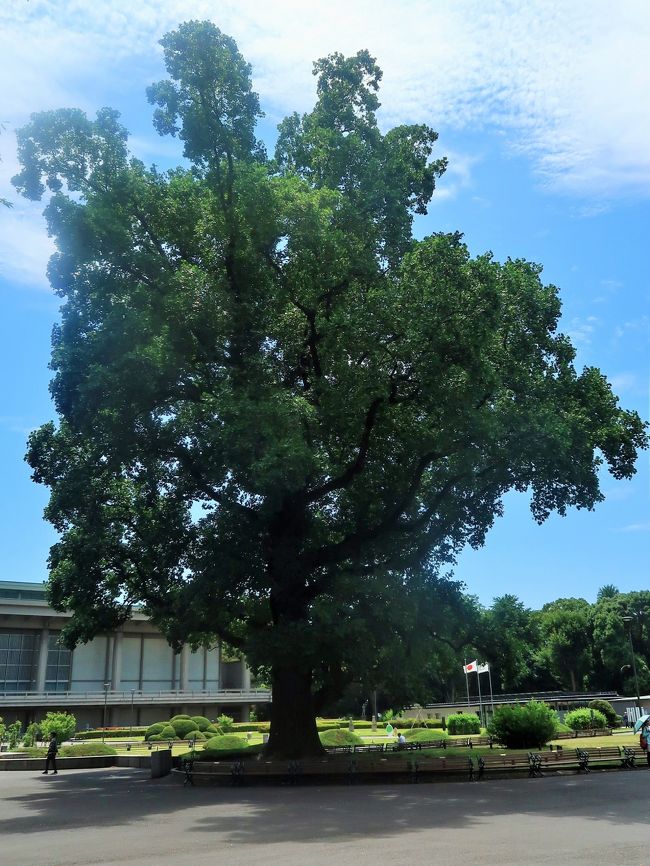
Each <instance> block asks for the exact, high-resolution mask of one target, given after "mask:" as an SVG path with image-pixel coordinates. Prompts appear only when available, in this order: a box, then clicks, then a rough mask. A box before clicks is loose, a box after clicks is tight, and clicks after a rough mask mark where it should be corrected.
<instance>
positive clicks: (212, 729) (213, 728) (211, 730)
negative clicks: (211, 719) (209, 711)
mask: <svg viewBox="0 0 650 866" xmlns="http://www.w3.org/2000/svg"><path fill="white" fill-rule="evenodd" d="M205 733H206V734H214V735H216V736H220V735H221V734H223V731H222V730H221V728H220V727H219V725H212V724H210V725H208V727H207V728H206V729H205Z"/></svg>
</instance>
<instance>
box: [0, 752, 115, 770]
mask: <svg viewBox="0 0 650 866" xmlns="http://www.w3.org/2000/svg"><path fill="white" fill-rule="evenodd" d="M116 761H117V758H116V756H115V755H95V756H92V757H88V758H57V759H56V763H57V766H58V767H59V768H60V769H61V770H89V769H94V768H96V767H114V766H115V763H116ZM44 769H45V758H0V771H2V770H31V771H32V772H36V771H37V770H41V771H42V770H44Z"/></svg>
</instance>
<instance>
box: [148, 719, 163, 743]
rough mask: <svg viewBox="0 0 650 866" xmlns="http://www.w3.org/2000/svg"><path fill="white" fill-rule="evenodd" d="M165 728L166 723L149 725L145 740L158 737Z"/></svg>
mask: <svg viewBox="0 0 650 866" xmlns="http://www.w3.org/2000/svg"><path fill="white" fill-rule="evenodd" d="M164 727H165V722H154V724H153V725H149V727H148V728H147V730H146V731H145V732H144V738H145V740H151V739H152V738H153V737H157V736H158V734H159V733H160V732H161V731H162V730H163V728H164Z"/></svg>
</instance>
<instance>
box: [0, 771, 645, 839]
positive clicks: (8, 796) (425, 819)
mask: <svg viewBox="0 0 650 866" xmlns="http://www.w3.org/2000/svg"><path fill="white" fill-rule="evenodd" d="M1 777H2V778H0V835H7V834H20V833H27V832H29V833H38V832H44V831H58V830H73V829H81V828H88V827H102V828H112V829H114V830H117V831H119V828H120V827H126V826H128V825H133V824H137V823H139V822H146V821H147V820H148V819H149V818H151V817H154V816H156V818H157V822H156V823H161V822H162V823H164V822H165V816H166V815H169V816H171V815H172V814H173V816H174V818H173V820H174V822H175V823H176V824H180V826H179V830H180V832H182V833H185V832H187V833H188V834H194V833H197V832H199V833H206V834H209V833H213V834H215V835H219V836H220V837H222V840H224V841H227V842H253V841H254V842H257V843H260V842H268V843H273V842H280V841H287V839H291V840H293V841H317V842H323V841H337V840H340V841H344V840H350V839H358V838H360V837H363V836H366V837H367V836H372V837H374V838H381V837H388V836H394V835H395V834H396V833H408V832H411V831H418V830H422V829H428V830H430V829H435V828H436V827H445V828H451V829H453V828H466V829H467V828H468V827H471V826H472V825H473V824H475V823H477V822H484V821H485V820H486V819H489V818H490V817H494V816H497V815H498V816H499V817H503V816H504V815H512V816H513V820H514V821H519V820H522V819H524V818H525V817H526V816H540V817H551V818H556V819H557V820H558V821H559V820H561V819H565V818H569V817H571V816H580V817H581V818H582V819H587V820H589V819H591V820H594V821H599V822H604V821H605V822H610V823H611V824H612V825H618V826H623V827H624V826H626V825H633V824H640V823H646V822H647V809H646V807H645V796H646V789H647V786H648V782H650V774H648V773H647V772H646V769H645V768H639V769H638V770H631V771H628V772H617V773H611V772H610V773H602V772H600V773H599V772H593V773H591V774H590V775H589V776H585V777H578V776H566V777H559V778H558V777H545V778H542V779H517V780H503V781H489V780H488V781H484V782H481V783H469V782H458V783H434V784H419V785H412V784H401V785H392V786H390V785H381V786H375V785H359V786H341V787H335V786H327V787H317V786H314V787H309V786H304V787H301V786H296V787H283V786H277V787H269V788H220V787H210V788H208V787H196V788H191V787H189V788H184V787H183V786H182V785H181V784H180V782H179V781H178V780H176V779H171V778H167V779H160V780H152V779H150V778H149V776H148V774H147V773H145V772H143V771H140V770H130V769H119V770H117V769H107V770H93V771H69V772H67V773H60V774H59V775H58V776H47V777H46V776H41V775H39V776H34V775H32V774H31V773H30V774H29V775H28V776H27V774H23V773H19V772H11V773H10V772H6V773H2V774H1ZM21 777H22V778H21Z"/></svg>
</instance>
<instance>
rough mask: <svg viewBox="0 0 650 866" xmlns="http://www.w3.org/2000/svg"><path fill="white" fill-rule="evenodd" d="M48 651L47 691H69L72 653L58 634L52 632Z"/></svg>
mask: <svg viewBox="0 0 650 866" xmlns="http://www.w3.org/2000/svg"><path fill="white" fill-rule="evenodd" d="M49 640H50V642H49V645H48V652H47V672H46V674H45V691H46V692H67V691H68V689H69V688H70V667H71V664H72V653H71V652H70V650H69V649H67V648H66V647H64V646H63V644H60V643H59V638H58V635H55V634H51V635H50V639H49Z"/></svg>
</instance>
